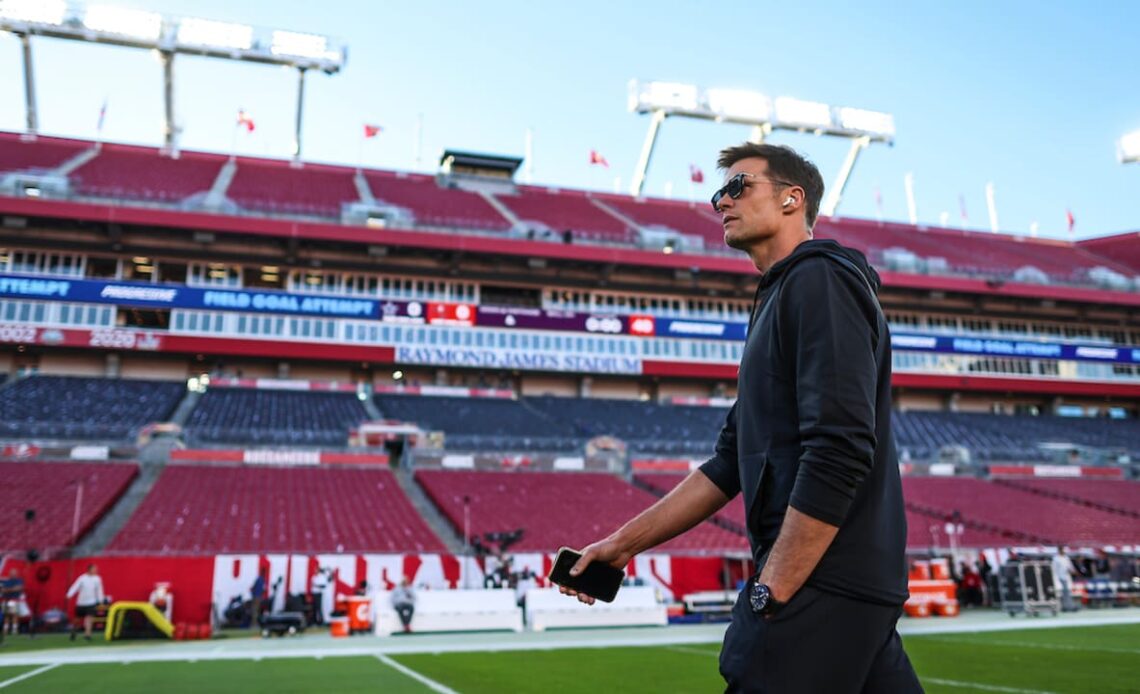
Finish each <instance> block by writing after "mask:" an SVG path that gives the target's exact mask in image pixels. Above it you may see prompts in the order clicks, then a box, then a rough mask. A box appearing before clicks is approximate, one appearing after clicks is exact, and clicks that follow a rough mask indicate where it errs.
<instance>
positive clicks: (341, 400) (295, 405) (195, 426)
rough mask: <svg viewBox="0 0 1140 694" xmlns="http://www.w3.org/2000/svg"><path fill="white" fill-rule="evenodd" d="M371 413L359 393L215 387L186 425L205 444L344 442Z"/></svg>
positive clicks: (303, 444) (206, 395) (296, 444)
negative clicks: (349, 433) (351, 431)
mask: <svg viewBox="0 0 1140 694" xmlns="http://www.w3.org/2000/svg"><path fill="white" fill-rule="evenodd" d="M368 418H369V417H368V411H367V410H365V409H364V405H362V404H361V402H360V400H359V399H358V398H357V397H356V395H355V394H354V393H322V392H308V391H290V390H252V389H249V390H247V389H237V388H234V389H230V388H214V389H211V390H208V391H207V392H206V393H205V394H204V395H202V398H201V400H199V401H198V404H197V405H196V406H195V408H194V410H193V412H191V413H190V417H189V419H188V420H187V422H186V429H187V432H188V435H189V437H190V438H191V440H192V441H196V442H203V443H247V444H274V445H292V446H333V447H341V446H344V445H345V444H346V443H347V441H348V430H349V429H351V428H352V427H355V426H356V425H357V424H359V423H360V422H363V421H365V420H366V419H368Z"/></svg>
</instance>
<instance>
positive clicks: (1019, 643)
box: [930, 638, 1140, 655]
mask: <svg viewBox="0 0 1140 694" xmlns="http://www.w3.org/2000/svg"><path fill="white" fill-rule="evenodd" d="M930 640H937V642H942V643H944V644H972V643H977V642H971V640H967V639H964V638H931V639H930ZM980 643H984V644H985V645H987V646H1013V647H1017V648H1047V650H1049V651H1083V652H1085V653H1126V654H1129V655H1132V654H1137V655H1140V648H1115V647H1113V646H1072V645H1068V644H1035V643H1033V642H1029V640H986V642H980Z"/></svg>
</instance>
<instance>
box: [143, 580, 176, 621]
mask: <svg viewBox="0 0 1140 694" xmlns="http://www.w3.org/2000/svg"><path fill="white" fill-rule="evenodd" d="M147 602H149V603H150V604H152V605H154V609H156V610H158V611H159V612H161V613H162V615H163V616H164V617H166V621H168V622H169V621H172V620H171V615H172V614H174V595H173V594H171V592H170V584H169V583H166V582H165V581H162V582H159V583H155V584H154V590H152V591H151V592H150V597H149V598H147Z"/></svg>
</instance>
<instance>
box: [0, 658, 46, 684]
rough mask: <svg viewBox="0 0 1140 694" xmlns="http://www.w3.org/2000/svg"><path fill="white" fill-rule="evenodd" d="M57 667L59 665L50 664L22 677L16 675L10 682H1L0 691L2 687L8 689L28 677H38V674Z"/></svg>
mask: <svg viewBox="0 0 1140 694" xmlns="http://www.w3.org/2000/svg"><path fill="white" fill-rule="evenodd" d="M59 665H60V664H59V663H52V664H51V665H44V666H43V667H40V668H36V669H35V670H32V671H31V672H25V673H24V674H22V675H16V676H15V677H13V678H12V679H10V680H4V681H3V682H0V689H3V688H4V687H8V686H10V685H13V684H16V683H17V682H23V681H24V680H26V679H28V678H29V677H35V676H36V675H40V674H43V673H45V672H47V671H48V670H54V669H55V668H57V667H59Z"/></svg>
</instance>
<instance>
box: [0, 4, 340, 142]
mask: <svg viewBox="0 0 1140 694" xmlns="http://www.w3.org/2000/svg"><path fill="white" fill-rule="evenodd" d="M0 32H10V33H13V34H16V35H17V36H18V37H20V41H21V43H22V44H23V52H24V93H25V102H26V106H25V109H26V115H27V128H28V132H29V133H33V134H34V133H35V132H36V130H37V129H38V125H39V124H38V117H37V113H36V98H35V82H34V78H33V71H32V48H31V41H30V37H31V36H33V35H35V36H49V37H51V38H59V39H71V40H75V41H87V42H92V43H106V44H112V45H116V46H126V47H129V48H143V49H146V50H148V51H154V52H157V55H158V56H159V58H160V61H161V62H162V70H163V95H164V106H165V120H164V130H165V140H166V142H165V144H166V147H167V149H174V134H175V127H174V69H173V63H174V56H175V55H177V54H179V53H183V54H190V55H201V56H208V57H212V58H221V59H224V60H240V61H244V62H254V63H265V64H269V65H284V66H286V67H291V68H295V69H296V70H297V72H298V75H299V77H298V88H297V115H296V120H295V136H294V137H295V139H294V146H293V152H294V156H296V157H300V155H301V112H302V109H303V105H304V93H305V72H306V71H308V70H320V71H321V72H324V73H325V74H328V75H332V74H336V73H337V72H339V71H340V69H341V68H342V67H344V63H345V58H346V50H345V47H344V44H343V43H341V42H339V41H336V40H334V39H331V38H329V37H327V36H319V35H317V34H307V33H297V32H292V31H279V30H272V29H264V28H255V27H252V26H247V25H244V24H231V23H228V22H217V21H213V20H207V19H197V18H191V17H173V16H163V15H161V14H158V13H155V12H144V11H140V10H132V9H125V8H119V7H114V6H108V5H102V4H99V5H92V6H90V7H88V8H84V7H83V6H82V5H80V4H78V3H73V2H67V1H66V0H0Z"/></svg>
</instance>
